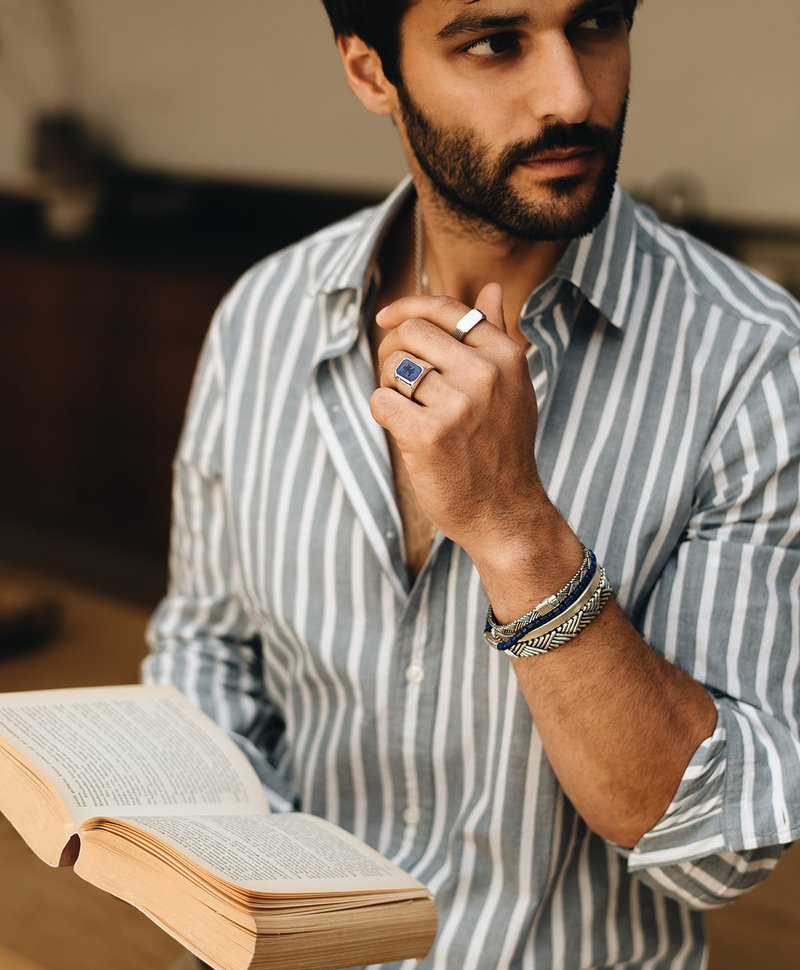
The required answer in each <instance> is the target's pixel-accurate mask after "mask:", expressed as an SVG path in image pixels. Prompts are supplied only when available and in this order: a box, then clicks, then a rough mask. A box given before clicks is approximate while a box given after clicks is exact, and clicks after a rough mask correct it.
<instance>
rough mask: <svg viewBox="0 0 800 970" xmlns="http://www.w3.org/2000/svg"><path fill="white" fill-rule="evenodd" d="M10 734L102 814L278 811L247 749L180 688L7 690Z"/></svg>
mask: <svg viewBox="0 0 800 970" xmlns="http://www.w3.org/2000/svg"><path fill="white" fill-rule="evenodd" d="M0 734H2V735H4V736H5V737H7V738H8V739H9V740H10V742H11V743H12V744H13V746H14V747H15V748H16V749H17V750H18V751H20V753H21V754H23V755H24V756H25V757H27V758H28V759H29V760H30V761H31V762H33V764H34V765H36V766H37V767H39V768H40V769H41V771H42V773H43V774H44V775H45V776H46V777H47V778H48V779H49V780H50V781H51V783H52V784H53V786H54V787H55V789H56V791H57V792H58V794H59V796H60V797H61V798H62V799H63V801H64V803H65V805H66V807H67V809H68V810H69V812H70V814H71V815H72V817H73V819H74V820H75V822H76V823H77V822H80V821H81V820H82V819H85V818H89V817H91V816H94V815H118V814H130V813H131V812H136V813H137V814H143V813H145V812H153V813H156V814H159V815H171V814H178V813H186V812H187V811H198V812H203V813H208V812H237V811H238V812H256V811H268V808H267V801H266V797H265V795H264V792H263V790H262V788H261V785H260V783H259V781H258V778H257V776H256V774H255V772H254V771H253V769H252V767H251V765H250V763H249V762H248V761H247V759H246V758H245V756H244V754H242V752H241V751H240V750H239V749H238V748H237V747H236V745H235V744H234V743H233V742H232V741H231V740H230V738H228V737H227V736H226V735H225V734H224V733H223V732H222V731H221V730H220V729H219V728H218V727H217V726H216V725H215V724H214V723H213V722H212V721H211V720H210V719H209V718H207V717H206V716H205V715H204V714H202V713H201V712H200V711H198V710H197V709H196V708H194V707H193V706H192V705H191V704H190V703H189V701H188V700H186V698H185V697H183V696H182V695H181V694H180V693H179V692H178V691H177V690H176V689H175V688H174V687H144V686H138V685H131V686H126V687H85V688H73V689H67V690H52V691H23V692H18V693H12V694H0Z"/></svg>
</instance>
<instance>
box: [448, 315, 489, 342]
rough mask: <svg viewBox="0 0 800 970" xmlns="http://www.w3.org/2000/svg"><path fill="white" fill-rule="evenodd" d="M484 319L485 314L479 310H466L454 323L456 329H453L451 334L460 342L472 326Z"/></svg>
mask: <svg viewBox="0 0 800 970" xmlns="http://www.w3.org/2000/svg"><path fill="white" fill-rule="evenodd" d="M485 319H486V314H485V313H481V311H480V310H475V309H473V310H468V311H467V312H466V313H465V314H464V316H463V317H462V318H461V319H460V320H459V321H458V323H457V324H456V329H455V330H454V331H453V336H454V337H455V338H456V340H457V341H458V342H459V343H461V341H462V340H463V339H464V337H466V335H467V334H468V333H469V332H470V330H472V328H473V327H477V326H478V324H479V323H483V321H484V320H485Z"/></svg>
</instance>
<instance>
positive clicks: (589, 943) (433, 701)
mask: <svg viewBox="0 0 800 970" xmlns="http://www.w3.org/2000/svg"><path fill="white" fill-rule="evenodd" d="M412 191H413V189H412V187H411V186H410V184H409V183H408V182H406V183H404V184H403V185H401V186H400V187H399V188H398V190H397V191H396V192H395V193H393V195H392V196H391V197H390V198H389V199H388V200H387V201H386V202H385V203H384V204H383V205H382V206H380V207H377V208H375V209H370V210H366V211H364V212H361V213H358V214H357V215H355V216H353V217H351V218H349V219H348V220H346V221H344V222H342V223H340V224H337V225H334V226H332V227H329V228H328V229H326V230H323V231H322V232H320V233H318V234H317V235H315V236H313V237H311V238H310V239H307V240H305V241H303V242H301V243H299V244H297V245H295V246H293V247H291V248H289V249H287V250H285V251H283V252H281V253H278V254H275V255H273V256H272V257H270V258H268V259H266V260H265V261H264V262H262V263H260V264H259V265H257V266H256V267H254V268H253V269H252V270H251V271H250V272H249V273H248V274H246V275H245V276H244V277H243V278H242V279H241V280H240V281H239V283H238V284H237V285H236V286H235V288H234V289H233V290H232V291H231V293H230V294H229V295H228V296H227V298H226V299H225V300H224V302H223V304H222V306H221V308H220V310H219V312H218V314H217V316H216V318H215V320H214V322H213V325H212V328H211V331H210V333H209V336H208V339H207V341H206V345H205V348H204V351H203V355H202V358H201V362H200V365H199V368H198V372H197V375H196V378H195V382H194V386H193V391H192V397H191V401H190V406H189V410H188V413H187V418H186V423H185V428H184V433H183V436H182V440H181V443H180V446H179V451H178V455H177V458H176V465H175V490H174V514H173V536H172V546H171V581H170V590H169V593H168V595H167V597H166V598H165V600H164V601H163V603H162V604H161V606H160V607H159V609H158V611H157V613H156V615H155V617H154V619H153V622H152V625H151V630H150V642H151V647H152V651H151V654H150V656H149V658H148V659H147V660H146V661H145V664H144V668H143V676H144V678H145V679H146V680H148V681H150V682H163V681H169V682H173V683H175V684H176V685H177V686H178V687H179V688H181V689H182V690H183V691H184V692H185V693H186V694H187V695H188V696H189V697H190V698H191V699H192V700H193V701H194V702H195V703H196V704H198V705H199V706H200V707H202V708H204V709H205V710H206V711H208V712H209V713H210V714H211V716H212V717H214V718H215V719H216V720H217V722H218V723H220V724H221V725H222V726H223V727H224V728H226V729H227V730H228V731H229V732H231V734H232V735H233V736H234V737H235V738H236V739H237V741H238V742H239V744H240V745H241V746H242V747H243V748H244V749H245V751H246V752H247V753H248V754H249V755H250V757H251V760H252V761H253V763H254V765H255V766H256V769H257V770H258V771H259V774H260V776H261V778H262V780H263V781H264V784H265V786H266V788H267V790H268V792H269V794H270V797H271V799H272V802H273V805H274V806H275V807H276V808H278V809H290V808H292V807H300V808H302V809H303V810H305V811H310V812H314V813H316V814H318V815H322V816H325V817H327V818H329V819H331V820H333V821H334V822H336V823H338V824H339V825H342V826H344V827H345V828H348V829H350V830H352V831H353V832H355V833H356V834H357V835H358V836H359V837H360V838H362V839H363V840H365V841H366V842H369V843H371V844H372V845H374V846H375V847H376V848H377V849H378V850H380V851H381V852H383V853H384V854H385V855H387V856H388V857H389V858H391V859H393V860H394V861H395V862H396V863H398V864H399V865H401V866H403V867H404V868H405V869H407V870H408V871H409V872H411V873H412V874H413V875H415V876H416V877H418V878H419V879H421V880H422V881H424V882H425V883H427V884H428V885H429V886H430V888H431V889H432V890H433V891H434V892H435V894H436V899H437V908H438V911H439V917H440V927H439V932H438V936H437V939H436V943H435V945H434V948H433V950H432V952H431V954H430V955H429V956H428V957H427V958H426V959H425V960H424V961H422V964H421V965H422V967H424V968H439V970H445V968H452V970H501V968H529V970H534V968H536V970H543V968H559V970H561V968H564V970H567V968H589V967H611V966H613V967H647V968H650V970H658V968H667V967H669V968H673V970H678V968H700V967H701V966H703V962H704V958H705V957H704V949H705V943H704V933H703V919H702V910H703V909H704V908H707V907H711V906H715V905H719V904H721V903H723V902H725V901H727V900H730V899H732V898H734V897H736V896H737V895H738V894H740V893H741V892H743V891H744V890H745V889H747V888H749V887H750V886H752V885H754V884H756V883H757V882H758V881H760V880H761V879H762V878H763V877H764V876H765V875H766V874H767V873H768V872H769V870H770V869H771V868H772V866H773V865H774V863H775V860H776V859H777V857H778V856H779V854H780V848H779V847H780V845H781V844H786V843H788V842H790V841H791V840H792V839H793V838H795V837H797V836H798V835H799V834H800V734H799V732H798V718H799V717H800V671H799V670H798V668H799V667H800V646H799V644H800V541H799V540H798V530H799V529H800V512H799V511H798V489H799V486H800V349H799V347H798V338H800V308H799V307H798V306H797V304H795V303H794V302H793V301H792V300H791V299H790V298H789V297H788V296H787V294H785V293H784V292H783V291H781V290H780V289H779V288H778V287H776V286H774V285H772V284H771V283H769V282H767V281H766V280H764V279H762V278H761V277H758V276H757V275H755V274H753V273H751V272H749V271H746V270H745V269H743V268H742V267H740V266H738V265H736V264H734V263H732V262H731V261H729V260H727V259H725V258H723V257H722V256H720V255H719V254H716V253H714V252H713V251H711V250H709V249H708V248H706V247H704V246H703V245H701V244H700V243H698V242H697V241H695V240H693V239H691V238H689V237H687V236H686V235H684V234H682V233H680V232H678V231H675V230H673V229H670V228H667V227H665V226H664V225H662V224H661V223H660V222H659V221H658V220H657V219H656V218H655V217H654V215H653V214H652V213H651V212H650V211H648V210H646V209H644V208H641V207H639V206H637V205H635V204H634V203H633V202H632V201H631V199H630V198H629V197H628V196H627V195H626V194H625V192H624V191H623V190H621V189H619V188H618V189H617V191H616V192H615V195H614V199H613V202H612V206H611V209H610V211H609V214H608V215H607V217H606V218H605V220H604V221H603V222H602V224H601V225H600V226H599V227H598V228H597V229H596V230H595V231H594V232H593V233H592V234H591V235H590V236H587V237H585V238H582V239H579V240H575V241H573V242H572V243H571V244H570V246H569V248H568V250H567V251H566V253H565V255H564V257H563V259H562V260H561V262H560V264H559V265H558V267H557V269H556V270H555V272H554V273H553V275H552V276H551V277H550V278H549V279H548V280H547V281H546V282H544V283H543V284H542V285H541V286H539V287H538V288H537V289H536V290H535V291H534V292H533V293H532V294H531V296H530V298H529V299H528V301H527V303H526V305H525V307H524V310H523V315H522V319H521V326H522V329H523V332H524V333H525V335H526V336H527V338H528V339H529V340H530V342H531V350H530V354H529V359H530V369H531V378H532V380H533V382H534V386H535V388H536V392H537V397H538V400H539V407H540V419H539V437H538V442H537V448H538V452H537V454H538V467H539V471H540V474H541V477H542V480H543V482H544V484H545V486H546V488H547V490H548V493H549V495H550V497H551V499H552V500H553V502H554V503H555V504H556V505H557V506H558V508H559V509H560V510H561V512H562V514H563V515H564V517H565V518H566V519H567V520H568V521H569V522H570V524H571V525H572V527H573V528H574V530H575V532H576V534H577V535H578V536H579V538H580V539H581V540H582V541H583V542H585V543H586V544H587V545H589V546H591V547H592V548H593V549H594V550H595V551H596V552H597V556H598V560H599V561H601V562H603V563H604V565H605V567H606V570H607V572H608V575H609V578H610V580H611V582H612V584H613V586H614V588H615V592H616V596H617V599H618V601H619V603H620V604H621V606H622V607H623V609H624V610H625V611H626V613H627V615H628V616H629V617H630V619H631V620H632V622H633V623H634V624H635V625H636V627H637V628H638V629H639V631H640V632H641V633H642V635H643V636H644V637H645V638H646V640H647V641H648V642H649V643H650V644H652V646H653V648H654V649H655V650H657V651H658V652H660V653H661V654H663V655H664V656H666V657H667V658H668V659H669V660H670V661H672V662H674V663H675V664H677V665H678V666H680V667H682V668H683V669H684V670H686V671H688V672H689V673H690V674H691V675H692V676H694V677H695V678H696V679H697V680H699V681H701V682H702V683H703V684H705V685H707V687H708V688H709V690H710V692H711V694H712V696H713V697H714V700H715V703H716V705H717V709H718V722H717V728H716V731H715V733H714V735H713V737H711V738H710V739H708V740H707V741H706V742H704V743H703V744H702V745H701V746H700V748H699V749H698V751H697V753H696V755H695V757H694V758H693V760H692V762H691V764H690V765H689V767H688V769H687V771H686V773H685V776H684V778H683V779H682V782H681V784H680V787H679V789H678V791H677V793H676V795H675V798H674V801H673V803H672V804H671V806H670V807H669V809H668V811H667V812H666V814H665V815H664V817H663V818H662V819H661V820H660V821H659V823H658V824H657V825H656V826H655V827H654V828H653V829H652V830H651V831H650V832H649V833H647V834H646V835H645V836H644V837H643V838H642V839H641V841H640V842H639V843H638V844H637V845H636V846H635V847H634V849H633V850H630V851H626V850H623V849H620V848H619V847H616V846H614V845H611V844H609V843H607V842H605V841H604V840H603V839H601V838H600V837H598V836H596V835H594V834H593V833H592V832H591V831H589V829H588V828H587V826H586V825H585V824H584V822H583V821H582V819H581V818H580V817H579V816H578V815H577V814H576V812H575V811H574V809H573V808H572V806H571V805H570V803H569V802H568V801H567V799H566V798H565V796H564V794H563V792H562V791H561V789H560V787H559V784H558V782H557V780H556V778H555V776H554V774H553V771H552V769H551V767H550V765H549V763H548V760H547V758H546V756H545V754H544V752H543V749H542V744H541V741H540V738H539V735H538V733H537V731H536V728H535V726H534V724H533V723H532V720H531V717H530V715H529V713H528V709H527V706H526V704H525V701H524V699H523V697H522V695H521V693H520V691H519V688H518V686H517V682H516V678H515V676H514V673H513V671H512V668H511V666H510V665H509V663H508V660H507V658H506V657H504V656H503V655H501V654H499V653H497V652H495V651H493V650H491V649H489V648H488V647H487V645H486V643H485V642H484V639H483V635H482V633H483V625H484V617H485V613H486V608H487V601H486V596H485V593H484V591H483V589H482V586H481V583H480V580H479V578H478V574H477V572H476V570H475V568H474V567H473V565H472V563H471V561H470V560H469V559H468V557H467V556H466V554H465V553H464V552H463V550H462V549H460V548H459V547H458V546H455V545H454V544H453V543H451V542H450V541H449V540H447V539H444V538H443V537H442V536H439V537H438V538H437V539H436V541H435V542H434V544H433V547H432V549H431V552H430V555H429V557H428V561H427V563H426V565H425V567H424V569H423V570H422V572H421V573H420V575H419V576H418V578H417V580H416V582H415V583H414V584H413V586H409V583H408V580H407V576H406V569H405V565H404V548H403V527H402V522H401V519H400V515H399V512H398V508H397V503H396V500H395V495H394V490H393V480H392V473H391V467H390V461H389V454H388V449H387V444H386V440H385V436H384V432H383V430H382V429H381V428H380V427H379V426H378V425H377V424H376V423H375V422H374V420H373V419H372V417H371V415H370V412H369V407H368V400H369V397H370V394H371V392H372V390H373V389H374V377H373V369H372V363H371V354H370V348H369V344H368V338H367V320H368V318H369V316H370V314H371V313H372V312H374V308H373V307H372V306H371V300H372V297H371V294H372V290H373V287H372V285H371V281H372V279H373V275H374V269H373V267H374V259H375V253H376V249H377V247H378V245H379V243H380V240H381V238H382V235H383V233H384V230H385V229H386V227H387V225H388V223H389V222H390V221H391V220H392V218H393V217H394V216H395V214H396V213H397V211H398V210H399V208H400V207H401V206H402V205H404V204H406V203H407V201H408V196H409V193H410V192H412ZM562 649H568V647H564V648H562ZM531 662H532V663H535V660H533V661H531ZM580 702H581V699H580V696H576V697H575V703H576V704H580ZM413 965H414V964H413V962H412V963H410V964H409V966H413Z"/></svg>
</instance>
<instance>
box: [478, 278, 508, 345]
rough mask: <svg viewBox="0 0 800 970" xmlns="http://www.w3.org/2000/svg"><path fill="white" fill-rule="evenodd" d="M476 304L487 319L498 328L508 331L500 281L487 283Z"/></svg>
mask: <svg viewBox="0 0 800 970" xmlns="http://www.w3.org/2000/svg"><path fill="white" fill-rule="evenodd" d="M475 306H476V308H477V309H478V310H480V311H481V312H482V313H485V314H486V319H487V320H488V322H489V323H491V324H492V326H494V327H497V329H498V330H502V331H503V333H505V332H506V321H505V317H504V316H503V287H502V286H501V285H500V284H499V283H487V284H486V286H484V287H483V289H482V290H481V291H480V293H479V294H478V298H477V300H476V301H475Z"/></svg>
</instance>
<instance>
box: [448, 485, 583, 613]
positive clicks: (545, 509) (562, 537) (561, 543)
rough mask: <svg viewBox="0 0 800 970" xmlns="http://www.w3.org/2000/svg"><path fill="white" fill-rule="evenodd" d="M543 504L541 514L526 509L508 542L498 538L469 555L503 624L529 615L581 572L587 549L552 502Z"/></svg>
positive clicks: (508, 534)
mask: <svg viewBox="0 0 800 970" xmlns="http://www.w3.org/2000/svg"><path fill="white" fill-rule="evenodd" d="M545 502H546V504H544V505H543V506H542V507H541V508H540V509H537V510H531V509H528V514H526V516H525V518H524V520H522V519H519V520H517V522H516V523H515V526H514V528H513V529H509V530H508V531H507V533H506V535H505V536H504V535H502V534H500V535H498V536H495V537H493V538H491V539H489V540H488V541H486V542H484V543H483V544H482V546H481V547H480V548H479V549H476V550H475V551H474V554H472V553H471V558H472V560H473V562H474V563H475V567H476V568H477V570H478V573H479V574H480V577H481V580H482V582H483V587H484V589H485V590H486V594H487V596H488V597H489V602H490V603H491V606H492V611H493V613H494V615H495V617H496V618H497V621H498V622H499V623H510V622H511V621H513V620H515V619H516V618H517V617H519V616H522V615H524V614H525V613H527V612H528V611H529V610H531V609H532V608H533V607H534V606H535V605H536V604H537V603H540V602H541V601H542V600H544V599H545V598H546V597H548V596H551V595H552V594H554V593H555V592H556V591H557V590H559V589H561V588H562V587H563V585H564V584H565V583H566V582H568V581H569V579H570V578H571V577H572V576H573V575H574V574H575V572H576V571H577V570H578V569H579V568H580V565H581V561H582V560H583V555H584V553H583V546H582V545H581V543H580V541H579V540H578V538H577V537H576V535H575V533H574V532H573V531H572V529H570V527H569V525H568V524H567V523H566V522H565V520H564V519H563V518H562V517H561V516H560V515H559V513H558V511H557V510H556V509H555V507H554V506H553V505H552V504H551V503H550V502H549V500H547V499H546V498H545ZM531 511H533V512H534V514H531ZM467 551H468V552H469V550H467Z"/></svg>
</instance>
